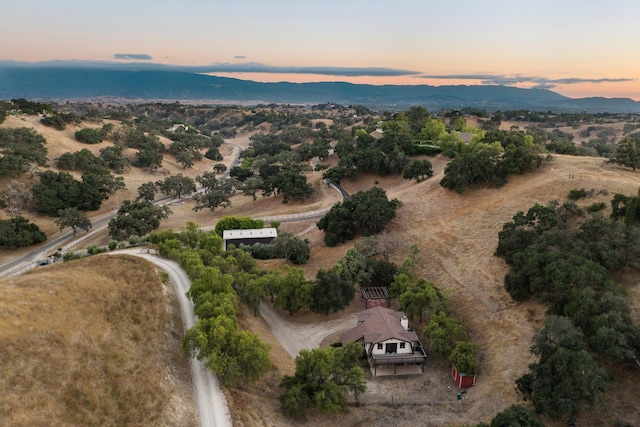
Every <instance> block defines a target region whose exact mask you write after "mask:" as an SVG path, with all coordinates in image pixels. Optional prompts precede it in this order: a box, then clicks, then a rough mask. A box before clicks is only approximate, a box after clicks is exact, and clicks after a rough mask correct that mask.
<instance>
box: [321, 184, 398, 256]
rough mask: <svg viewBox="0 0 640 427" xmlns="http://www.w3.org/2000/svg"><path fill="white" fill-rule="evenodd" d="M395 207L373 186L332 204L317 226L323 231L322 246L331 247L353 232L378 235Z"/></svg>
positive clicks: (393, 214) (396, 202) (393, 216)
mask: <svg viewBox="0 0 640 427" xmlns="http://www.w3.org/2000/svg"><path fill="white" fill-rule="evenodd" d="M399 206H400V201H399V200H397V199H392V200H389V199H388V198H387V193H386V191H384V190H383V189H382V188H379V187H373V188H372V189H370V190H367V191H359V192H357V193H356V194H354V195H353V196H352V197H351V198H350V199H347V200H344V201H343V202H341V203H336V204H335V205H333V206H332V207H331V209H330V210H329V212H327V214H326V215H325V216H324V217H322V218H321V219H320V220H319V221H318V222H317V226H318V228H319V229H320V230H323V231H324V232H325V234H324V242H325V244H326V245H327V246H335V245H337V244H339V243H343V242H345V241H347V240H352V239H353V238H354V237H355V236H356V234H357V233H361V234H362V235H363V236H370V235H372V234H378V233H380V232H381V231H383V230H384V229H385V228H386V226H387V224H388V223H389V221H391V220H392V219H393V218H395V216H396V209H397V208H398V207H399Z"/></svg>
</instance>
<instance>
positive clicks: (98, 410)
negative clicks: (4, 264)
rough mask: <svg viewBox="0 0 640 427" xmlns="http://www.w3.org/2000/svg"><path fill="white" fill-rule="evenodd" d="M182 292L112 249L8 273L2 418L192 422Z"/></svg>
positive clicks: (1, 313) (1, 343) (0, 317)
mask: <svg viewBox="0 0 640 427" xmlns="http://www.w3.org/2000/svg"><path fill="white" fill-rule="evenodd" d="M181 328H182V323H181V319H180V318H179V308H178V307H177V300H175V297H174V296H172V295H171V292H170V291H169V290H168V289H167V288H166V286H165V285H163V283H162V282H161V281H160V279H159V278H158V275H157V272H156V271H155V269H154V268H153V266H152V265H151V264H149V263H147V262H145V261H143V260H139V259H137V258H134V257H127V256H113V257H111V256H103V257H101V258H100V259H99V261H98V258H93V259H83V260H78V261H73V262H68V263H64V265H62V264H60V265H54V266H50V267H42V268H39V269H37V270H33V271H31V272H29V273H28V274H24V275H22V276H19V277H16V278H13V279H7V280H3V281H0V348H2V355H1V356H0V357H1V360H2V363H1V364H0V390H2V393H0V424H2V425H12V426H35V425H50V426H54V425H85V426H89V425H94V426H106V425H118V426H125V425H128V426H141V425H155V426H192V425H195V421H196V416H195V413H194V411H195V404H194V402H193V396H192V388H191V383H190V380H189V368H188V363H187V362H188V360H187V359H186V358H185V357H184V355H183V354H182V351H181V347H180V339H181V336H182V330H181Z"/></svg>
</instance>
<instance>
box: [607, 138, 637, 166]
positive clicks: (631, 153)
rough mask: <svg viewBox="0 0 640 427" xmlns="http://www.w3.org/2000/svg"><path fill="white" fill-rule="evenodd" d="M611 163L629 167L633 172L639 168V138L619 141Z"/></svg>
mask: <svg viewBox="0 0 640 427" xmlns="http://www.w3.org/2000/svg"><path fill="white" fill-rule="evenodd" d="M611 161H612V162H613V163H617V164H620V165H622V166H626V167H629V168H631V169H633V170H634V171H635V170H636V169H638V168H640V137H638V138H632V137H628V138H624V139H623V140H622V141H620V142H619V143H618V145H617V146H616V151H615V156H614V157H613V158H612V159H611Z"/></svg>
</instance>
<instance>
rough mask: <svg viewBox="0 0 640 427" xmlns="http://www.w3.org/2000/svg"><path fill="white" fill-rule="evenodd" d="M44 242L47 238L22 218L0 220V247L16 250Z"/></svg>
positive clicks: (36, 227)
mask: <svg viewBox="0 0 640 427" xmlns="http://www.w3.org/2000/svg"><path fill="white" fill-rule="evenodd" d="M46 240H47V236H46V235H45V234H44V233H43V232H42V231H40V228H39V227H38V226H37V225H36V224H32V223H30V222H29V220H28V219H26V218H24V217H22V216H19V215H18V216H16V217H14V218H11V219H5V220H0V247H6V248H9V249H17V248H20V247H24V246H30V245H33V244H36V243H42V242H44V241H46Z"/></svg>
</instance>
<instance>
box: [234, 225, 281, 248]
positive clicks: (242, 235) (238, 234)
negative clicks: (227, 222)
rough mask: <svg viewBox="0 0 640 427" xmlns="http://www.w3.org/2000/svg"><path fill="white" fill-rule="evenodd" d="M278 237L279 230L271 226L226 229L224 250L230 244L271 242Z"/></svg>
mask: <svg viewBox="0 0 640 427" xmlns="http://www.w3.org/2000/svg"><path fill="white" fill-rule="evenodd" d="M276 237H278V230H276V229H275V228H273V227H269V228H252V229H246V230H224V231H223V232H222V250H223V251H226V250H227V247H228V245H235V246H236V247H238V246H240V245H247V246H251V245H253V244H254V243H263V244H265V245H266V244H269V243H271V241H272V240H273V239H275V238H276Z"/></svg>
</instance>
